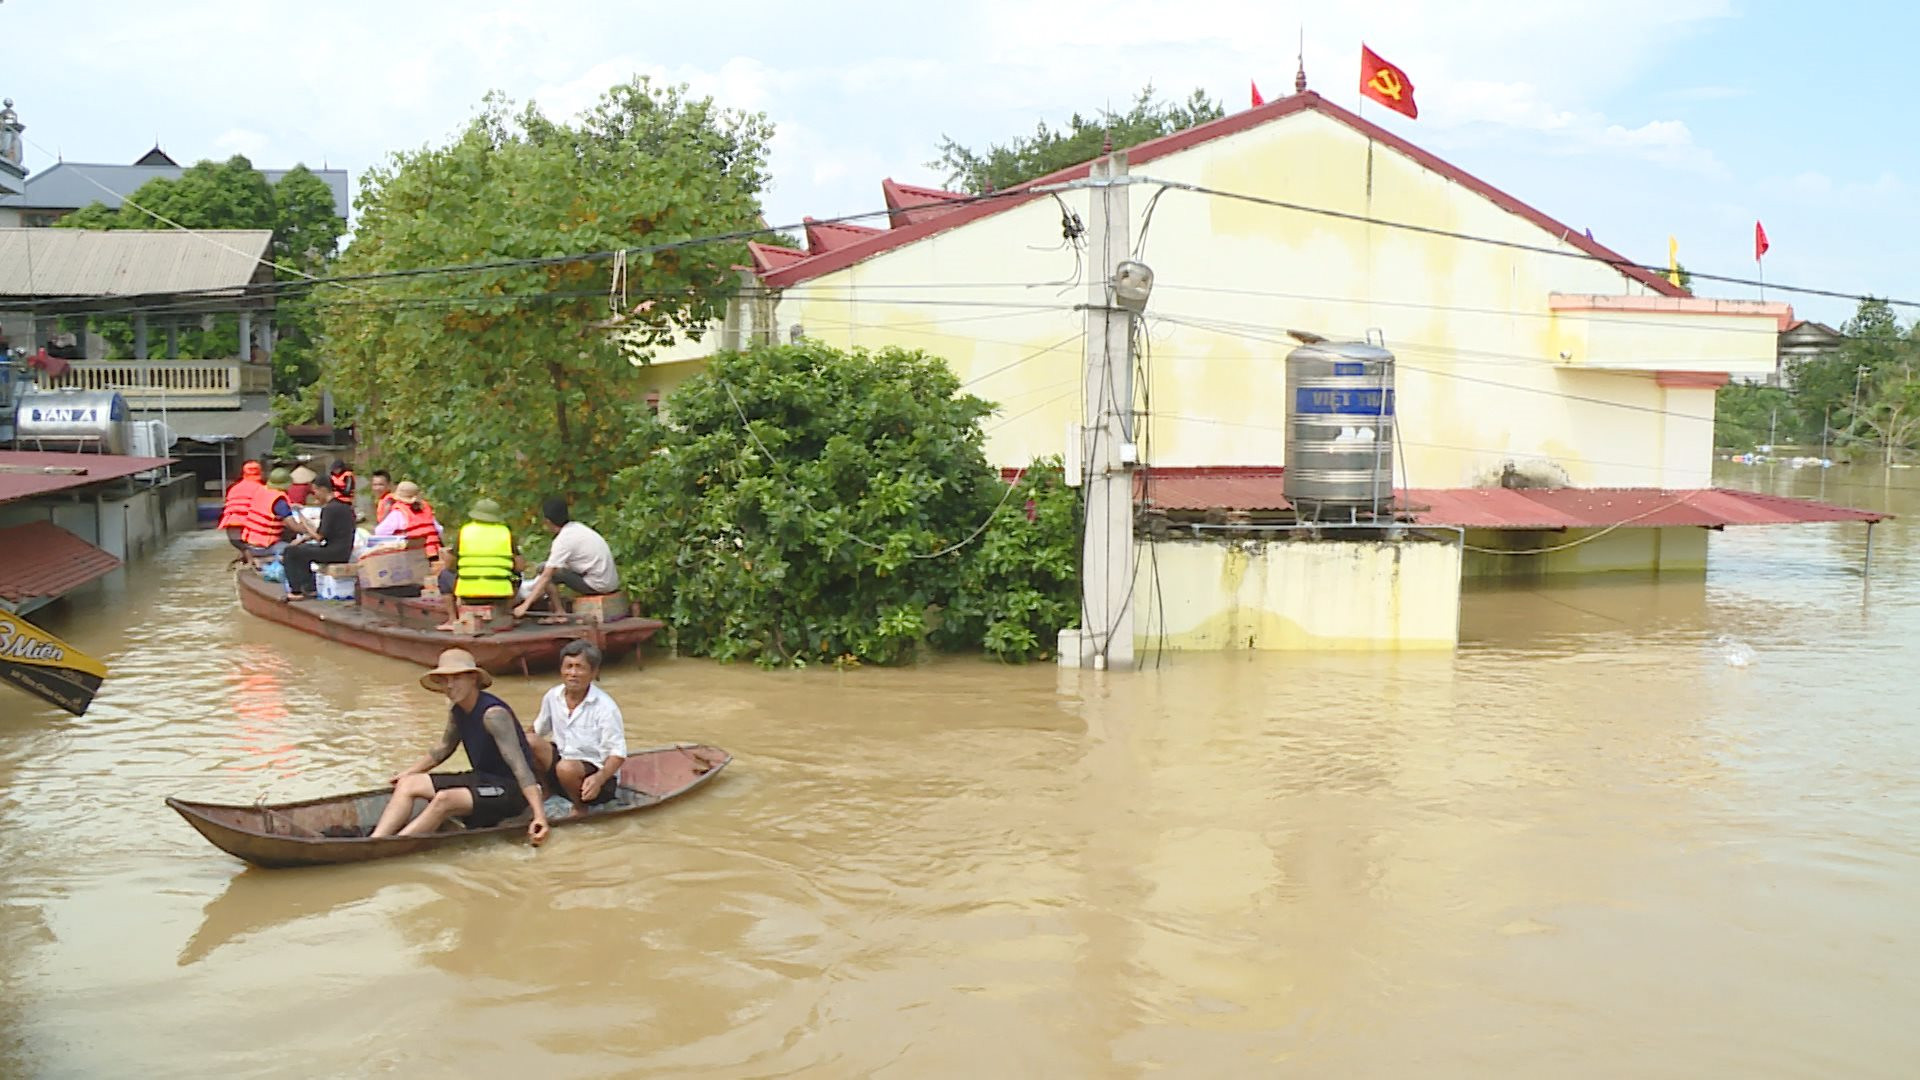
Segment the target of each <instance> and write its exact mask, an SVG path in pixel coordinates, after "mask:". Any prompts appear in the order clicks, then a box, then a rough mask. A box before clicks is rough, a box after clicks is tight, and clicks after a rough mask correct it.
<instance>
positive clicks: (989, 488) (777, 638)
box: [602, 341, 1079, 665]
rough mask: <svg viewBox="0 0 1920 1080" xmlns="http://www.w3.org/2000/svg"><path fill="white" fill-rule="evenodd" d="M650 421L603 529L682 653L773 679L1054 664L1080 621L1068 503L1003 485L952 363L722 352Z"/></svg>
mask: <svg viewBox="0 0 1920 1080" xmlns="http://www.w3.org/2000/svg"><path fill="white" fill-rule="evenodd" d="M667 408H668V411H667V415H668V416H669V418H670V422H667V423H662V422H660V421H659V420H656V419H648V420H645V421H642V422H641V424H640V425H638V426H637V427H636V429H635V431H634V434H633V436H632V438H631V439H630V441H629V442H628V444H627V445H626V447H625V449H624V452H623V453H622V455H621V459H622V460H625V461H631V462H634V463H635V464H632V465H631V466H629V467H628V468H627V469H625V470H624V471H622V472H621V473H620V474H619V476H618V479H617V481H616V484H615V486H616V488H617V489H618V490H619V491H620V493H621V498H620V499H619V500H618V502H617V503H616V504H614V505H612V506H610V507H608V508H607V512H606V514H605V515H604V516H603V519H602V520H603V528H604V529H605V530H606V533H607V537H608V540H609V541H610V542H611V543H612V545H613V548H614V551H615V552H616V554H617V556H618V557H619V559H620V562H621V568H622V571H623V573H624V574H625V576H626V580H627V582H628V584H629V586H630V587H631V588H632V589H633V590H634V591H635V593H636V595H637V597H638V598H639V600H640V603H641V605H642V607H643V608H644V609H645V610H647V611H649V612H652V613H654V614H656V615H657V616H658V617H660V618H662V619H665V620H667V621H668V623H669V625H670V626H671V627H672V628H673V633H674V635H675V638H676V644H677V645H678V647H679V648H681V649H682V650H684V651H687V652H691V653H696V654H700V655H707V656H714V657H717V658H720V659H745V660H753V661H755V662H758V663H762V664H769V665H785V664H807V663H819V662H838V663H847V662H853V661H861V662H874V663H897V662H901V661H905V660H909V659H912V658H914V657H915V656H916V655H918V654H919V652H920V651H921V649H922V648H923V647H927V648H937V649H968V648H980V647H982V646H984V647H985V648H986V649H987V650H988V651H989V652H991V653H993V654H995V655H997V656H1000V657H1002V658H1006V659H1027V658H1030V657H1043V656H1046V655H1048V654H1049V653H1050V652H1051V651H1052V649H1053V647H1054V642H1055V638H1056V635H1057V633H1058V631H1059V630H1060V629H1061V628H1063V627H1065V626H1068V625H1071V623H1072V621H1073V619H1074V617H1075V616H1076V615H1077V614H1078V596H1077V594H1076V592H1075V584H1074V583H1075V581H1076V580H1077V577H1076V575H1077V567H1076V564H1075V557H1074V552H1075V543H1076V540H1077V538H1078V535H1079V527H1078V522H1079V511H1078V500H1077V499H1076V497H1075V494H1074V492H1073V491H1072V490H1071V489H1069V488H1067V487H1066V486H1065V484H1064V482H1063V481H1062V479H1061V473H1060V470H1059V468H1058V466H1057V464H1056V465H1053V466H1051V467H1047V466H1043V467H1041V468H1039V469H1035V470H1031V471H1030V472H1029V473H1028V475H1027V476H1026V477H1025V478H1024V479H1023V481H1022V483H1021V485H1020V486H1019V487H1016V488H1014V489H1011V490H1010V489H1009V488H1007V487H1006V486H1005V485H1003V484H1002V483H1001V482H1000V480H999V477H998V475H997V472H996V470H995V469H994V468H993V467H992V466H991V465H989V464H988V462H987V460H986V457H985V454H984V453H983V451H982V449H981V447H982V442H983V438H984V436H983V435H982V433H981V429H980V426H979V421H980V419H981V418H982V417H984V416H985V415H987V413H988V412H989V410H990V409H991V406H990V405H989V404H988V403H987V402H985V401H982V400H980V399H979V398H977V397H973V396H972V395H968V394H962V393H961V392H960V384H959V380H958V378H957V377H956V376H955V375H954V374H953V372H952V371H951V369H950V368H949V367H948V366H947V364H946V363H945V362H943V361H941V360H940V359H938V358H936V357H931V356H928V355H927V354H925V353H922V352H918V351H908V350H904V349H898V348H887V349H882V350H880V351H879V352H874V353H868V352H864V351H855V352H852V353H844V352H841V351H839V350H836V349H833V348H830V347H828V346H825V345H822V344H820V343H818V342H812V341H803V342H801V343H799V344H796V345H790V346H771V347H765V348H761V349H756V350H754V351H752V352H750V353H723V354H721V355H720V356H717V357H715V358H714V359H713V360H712V361H711V362H710V364H709V366H708V368H707V370H706V371H704V372H702V373H700V374H698V375H695V376H694V377H692V378H691V379H689V380H688V381H687V382H685V383H683V384H682V385H681V386H680V387H679V388H678V389H676V390H675V391H674V393H673V394H672V396H671V397H670V398H669V399H668V402H667Z"/></svg>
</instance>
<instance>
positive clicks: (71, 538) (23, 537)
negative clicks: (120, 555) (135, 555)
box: [0, 521, 120, 607]
mask: <svg viewBox="0 0 1920 1080" xmlns="http://www.w3.org/2000/svg"><path fill="white" fill-rule="evenodd" d="M0 551H4V552H6V558H4V559H0V600H5V601H6V602H7V603H8V604H10V605H12V606H14V607H19V606H21V605H22V604H23V603H24V602H26V601H28V600H39V599H48V598H52V597H55V596H60V595H63V594H65V593H67V592H69V591H70V590H73V589H76V588H78V587H80V586H82V585H85V584H86V583H87V582H89V581H92V580H93V579H94V578H97V577H100V576H102V575H104V574H107V573H110V572H112V571H113V570H114V569H115V568H117V567H118V566H119V565H120V560H119V559H116V558H114V557H113V556H112V555H110V554H108V553H107V552H105V551H102V550H101V549H99V548H97V547H94V546H93V545H92V544H89V543H87V542H86V541H85V540H82V539H80V538H79V537H77V536H75V535H73V534H72V533H70V532H68V531H67V530H65V529H63V528H61V527H60V526H58V525H55V524H54V523H53V522H51V521H35V522H30V523H28V524H26V525H15V526H13V527H12V528H9V529H0Z"/></svg>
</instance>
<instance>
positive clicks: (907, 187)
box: [880, 177, 972, 229]
mask: <svg viewBox="0 0 1920 1080" xmlns="http://www.w3.org/2000/svg"><path fill="white" fill-rule="evenodd" d="M880 194H881V196H882V197H883V198H885V199H886V200H887V211H888V213H887V220H888V223H889V224H890V225H892V227H894V228H896V229H898V228H900V227H901V226H904V225H914V224H918V223H919V222H922V221H926V220H928V219H930V218H934V217H938V216H939V215H940V214H941V213H943V212H944V211H943V210H942V209H941V208H942V207H943V206H945V204H947V203H951V202H955V201H964V200H966V199H969V198H971V197H972V196H970V195H966V194H964V193H962V192H958V191H942V190H941V189H939V188H929V187H915V186H913V185H912V184H902V183H899V182H897V181H895V180H894V179H893V178H892V177H888V178H887V179H885V180H882V181H880Z"/></svg>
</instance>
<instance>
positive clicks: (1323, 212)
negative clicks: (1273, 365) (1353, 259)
mask: <svg viewBox="0 0 1920 1080" xmlns="http://www.w3.org/2000/svg"><path fill="white" fill-rule="evenodd" d="M1149 182H1151V183H1156V184H1163V185H1165V186H1167V187H1170V188H1172V189H1174V190H1176V191H1189V192H1193V193H1195V194H1199V195H1210V196H1213V197H1215V198H1221V199H1232V200H1235V201H1237V202H1245V203H1252V204H1254V205H1256V206H1267V207H1272V208H1275V209H1279V210H1292V211H1295V212H1297V213H1303V214H1314V215H1316V216H1319V217H1328V218H1334V219H1336V220H1340V221H1351V222H1355V223H1358V224H1364V225H1378V226H1380V227H1382V228H1388V229H1399V230H1401V231H1404V232H1411V233H1419V234H1421V235H1425V236H1437V237H1441V238H1443V239H1447V240H1460V241H1463V242H1466V243H1472V244H1484V245H1487V246H1489V247H1498V248H1506V249H1508V250H1512V251H1525V252H1529V253H1532V254H1536V255H1551V256H1554V257H1556V258H1563V259H1579V260H1581V261H1584V262H1596V263H1600V264H1602V265H1604V266H1610V267H1612V268H1613V269H1615V270H1641V271H1645V272H1647V273H1652V274H1665V273H1666V272H1667V268H1666V267H1664V266H1654V265H1651V264H1646V263H1637V262H1634V261H1632V260H1631V259H1626V258H1619V259H1608V258H1604V257H1602V256H1599V255H1595V254H1593V253H1591V252H1587V251H1578V250H1575V251H1568V250H1565V249H1563V248H1554V247H1547V246H1545V245H1542V244H1529V243H1525V242H1523V241H1519V240H1502V239H1500V238H1499V237H1494V236H1480V235H1477V234H1475V233H1467V232H1460V231H1458V230H1455V229H1442V228H1439V227H1437V226H1433V225H1417V224H1414V223H1413V222H1408V221H1393V220H1390V219H1387V218H1377V217H1374V216H1372V215H1371V214H1359V213H1355V212H1353V211H1351V210H1335V209H1332V208H1331V207H1325V206H1309V205H1307V204H1305V203H1297V202H1290V201H1288V200H1286V199H1274V198H1269V197H1267V196H1264V195H1252V194H1248V193H1246V192H1241V191H1223V190H1221V189H1219V188H1211V187H1207V186H1205V185H1202V184H1189V183H1184V182H1181V181H1175V180H1152V181H1149ZM1687 275H1688V277H1691V278H1695V279H1698V280H1701V281H1718V282H1721V283H1723V284H1727V285H1748V286H1753V287H1756V288H1766V289H1773V290H1775V291H1778V292H1790V293H1800V294H1803V295H1806V296H1823V297H1828V298H1830V299H1834V300H1852V301H1855V302H1856V303H1857V302H1861V301H1866V300H1876V299H1879V300H1883V301H1884V302H1885V303H1887V304H1889V305H1891V306H1896V307H1906V308H1920V300H1900V299H1895V298H1891V297H1886V298H1883V297H1875V296H1871V295H1867V294H1863V293H1850V292H1840V291H1837V290H1834V289H1818V288H1813V287H1811V286H1806V285H1784V284H1781V283H1779V282H1776V281H1761V280H1759V279H1757V278H1743V277H1733V276H1730V275H1726V274H1708V273H1704V272H1701V271H1696V270H1689V271H1687Z"/></svg>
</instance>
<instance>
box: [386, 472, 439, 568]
mask: <svg viewBox="0 0 1920 1080" xmlns="http://www.w3.org/2000/svg"><path fill="white" fill-rule="evenodd" d="M384 501H385V503H386V505H387V508H388V509H387V512H386V513H385V514H384V515H382V516H381V518H380V523H379V524H378V525H376V526H375V527H374V530H373V535H375V536H404V537H406V538H407V539H408V540H409V541H412V540H418V541H420V542H421V546H423V547H424V548H426V551H427V558H429V559H435V558H439V557H440V523H439V522H438V521H436V520H434V516H433V506H432V504H430V503H428V502H427V500H425V499H423V498H421V497H420V485H418V484H416V483H414V482H413V481H411V480H402V481H400V486H398V487H396V488H394V489H393V494H392V495H389V496H387V498H386V499H385V500H384Z"/></svg>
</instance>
